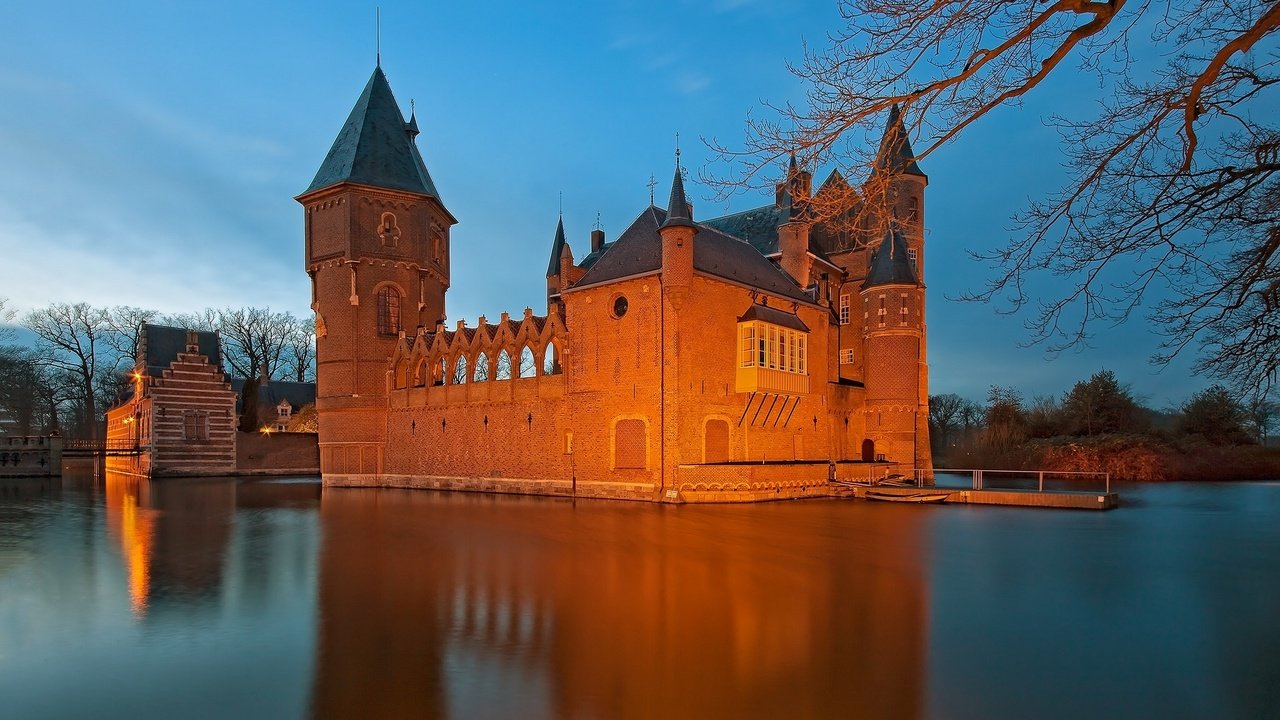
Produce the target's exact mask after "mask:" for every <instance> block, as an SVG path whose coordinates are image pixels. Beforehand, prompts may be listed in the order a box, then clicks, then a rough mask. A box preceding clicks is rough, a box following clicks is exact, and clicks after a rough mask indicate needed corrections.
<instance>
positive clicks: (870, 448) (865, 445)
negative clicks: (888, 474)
mask: <svg viewBox="0 0 1280 720" xmlns="http://www.w3.org/2000/svg"><path fill="white" fill-rule="evenodd" d="M875 459H876V443H875V441H874V440H871V439H867V440H863V441H862V462H875Z"/></svg>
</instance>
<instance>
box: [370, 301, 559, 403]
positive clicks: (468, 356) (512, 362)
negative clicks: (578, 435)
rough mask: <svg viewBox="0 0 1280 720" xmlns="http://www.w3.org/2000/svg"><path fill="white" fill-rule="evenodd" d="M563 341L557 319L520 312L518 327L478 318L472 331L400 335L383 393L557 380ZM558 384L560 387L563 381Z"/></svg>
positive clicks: (506, 319) (439, 327) (439, 328)
mask: <svg viewBox="0 0 1280 720" xmlns="http://www.w3.org/2000/svg"><path fill="white" fill-rule="evenodd" d="M568 335H569V333H568V330H567V329H565V326H564V321H563V319H561V317H560V316H559V315H557V314H555V313H552V314H551V315H547V316H539V315H534V314H533V310H532V309H530V308H525V309H524V314H523V317H522V318H521V319H520V320H518V321H517V320H514V319H512V318H511V316H510V315H509V314H508V313H502V316H501V318H500V319H499V320H498V322H497V323H490V322H488V320H487V319H486V318H485V316H483V315H481V316H480V318H479V321H478V322H477V323H476V326H475V327H468V326H467V323H466V321H465V320H459V321H458V323H457V325H456V326H455V328H454V329H453V330H448V329H446V328H445V325H444V323H443V322H441V323H437V324H436V326H435V328H433V329H432V330H427V329H425V328H421V329H419V332H418V333H417V334H416V335H413V336H408V335H405V334H404V333H401V337H400V340H399V342H398V343H397V345H396V349H395V352H394V353H393V354H392V356H391V358H390V360H389V366H388V369H387V383H388V386H387V391H388V393H389V394H394V393H395V391H398V390H411V389H414V388H449V387H455V386H463V385H480V384H483V383H490V382H493V383H497V382H508V381H516V382H520V381H524V380H536V379H538V378H542V377H544V376H552V375H561V374H562V373H563V368H562V365H561V363H562V361H563V355H564V352H565V350H566V349H567V348H568ZM559 379H560V381H561V382H560V385H561V386H563V379H562V378H559ZM561 392H563V390H561ZM417 395H423V396H424V400H425V395H426V393H417ZM432 395H433V396H440V397H457V398H466V397H470V396H473V395H485V396H486V397H487V396H488V393H487V392H483V393H482V392H478V391H469V392H460V391H450V392H444V393H432ZM407 397H408V396H407V395H406V396H405V399H407ZM398 399H401V398H398V397H397V398H395V399H393V402H392V406H393V407H394V406H397V405H399V404H400V403H397V402H395V400H398ZM415 404H416V403H415Z"/></svg>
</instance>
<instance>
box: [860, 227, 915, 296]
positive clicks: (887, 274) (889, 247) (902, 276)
mask: <svg viewBox="0 0 1280 720" xmlns="http://www.w3.org/2000/svg"><path fill="white" fill-rule="evenodd" d="M915 284H917V280H916V270H915V268H913V267H911V258H910V257H909V256H908V254H907V240H906V238H904V237H903V236H902V231H901V230H899V229H897V228H893V229H892V230H890V231H888V232H886V233H885V234H884V240H883V241H881V243H880V249H879V250H877V251H876V253H875V255H874V256H872V258H871V268H870V269H869V270H867V279H866V280H864V281H863V282H862V287H864V288H869V287H875V286H877V285H915Z"/></svg>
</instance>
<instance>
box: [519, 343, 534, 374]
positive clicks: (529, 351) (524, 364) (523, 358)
mask: <svg viewBox="0 0 1280 720" xmlns="http://www.w3.org/2000/svg"><path fill="white" fill-rule="evenodd" d="M537 367H538V361H537V360H534V359H533V348H531V347H529V346H528V345H525V346H524V350H521V351H520V377H522V378H527V377H533V376H534V374H535V372H536V370H537Z"/></svg>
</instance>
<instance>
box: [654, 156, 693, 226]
mask: <svg viewBox="0 0 1280 720" xmlns="http://www.w3.org/2000/svg"><path fill="white" fill-rule="evenodd" d="M675 226H684V227H691V228H695V229H696V228H697V226H696V225H694V224H693V211H692V210H690V209H689V201H688V200H687V199H685V196H684V175H683V174H681V172H680V163H679V162H677V163H676V176H675V179H674V180H672V181H671V201H670V202H669V203H667V220H666V222H664V223H662V227H675Z"/></svg>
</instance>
